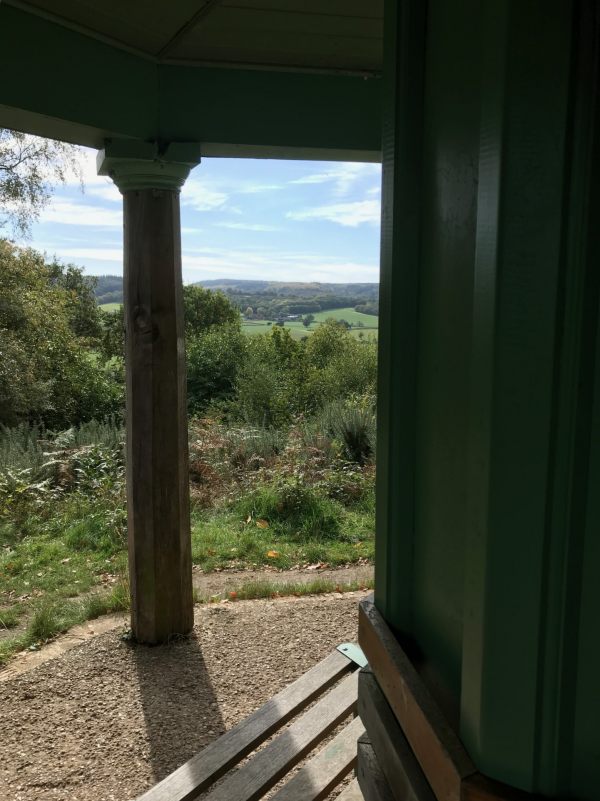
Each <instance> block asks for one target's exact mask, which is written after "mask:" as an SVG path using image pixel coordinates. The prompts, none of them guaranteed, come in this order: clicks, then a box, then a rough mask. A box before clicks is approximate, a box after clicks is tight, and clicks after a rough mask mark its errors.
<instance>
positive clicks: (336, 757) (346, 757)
mask: <svg viewBox="0 0 600 801" xmlns="http://www.w3.org/2000/svg"><path fill="white" fill-rule="evenodd" d="M364 733H365V727H364V726H363V723H362V721H361V719H360V718H355V719H354V720H353V721H352V723H349V724H348V725H347V726H346V727H345V728H344V729H342V731H341V732H340V733H339V734H338V735H337V736H336V737H334V738H333V740H331V742H329V743H327V745H326V746H325V748H323V749H322V750H321V751H319V753H318V754H317V755H316V756H315V757H313V758H312V759H311V760H310V762H309V763H308V764H307V765H305V766H304V767H303V768H302V769H301V770H299V771H298V773H296V774H295V775H294V776H293V777H292V778H291V779H290V781H289V782H288V783H287V784H285V785H284V786H283V787H282V788H281V790H279V791H278V792H277V793H275V795H274V796H273V797H272V798H271V801H321V799H323V798H326V797H327V796H328V795H329V793H330V792H331V791H332V790H333V789H334V788H335V787H336V786H337V785H338V784H339V782H340V781H341V780H342V779H343V778H344V776H346V775H347V774H348V773H350V771H351V770H352V768H354V766H355V765H356V744H357V742H358V738H359V737H360V736H361V735H363V734H364Z"/></svg>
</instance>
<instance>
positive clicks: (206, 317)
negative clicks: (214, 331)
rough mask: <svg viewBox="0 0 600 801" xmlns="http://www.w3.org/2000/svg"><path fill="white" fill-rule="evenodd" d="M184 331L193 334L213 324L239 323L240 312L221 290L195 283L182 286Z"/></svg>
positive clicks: (188, 334)
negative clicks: (215, 290) (216, 290)
mask: <svg viewBox="0 0 600 801" xmlns="http://www.w3.org/2000/svg"><path fill="white" fill-rule="evenodd" d="M183 310H184V318H185V332H186V335H187V336H194V335H195V334H197V333H199V332H200V331H206V330H207V329H209V328H212V326H214V325H226V324H227V325H228V324H234V325H235V324H236V323H239V320H240V313H239V311H238V310H237V309H236V307H235V306H234V305H233V304H232V302H231V301H230V300H229V298H228V297H226V296H225V295H224V294H223V293H222V292H213V291H211V290H210V289H204V288H203V287H201V286H198V285H196V284H188V285H187V286H184V288H183Z"/></svg>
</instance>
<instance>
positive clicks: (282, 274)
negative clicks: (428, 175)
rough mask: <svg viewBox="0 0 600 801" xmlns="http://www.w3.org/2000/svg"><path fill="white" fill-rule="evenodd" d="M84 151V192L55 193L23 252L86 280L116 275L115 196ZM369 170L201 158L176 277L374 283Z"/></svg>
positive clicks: (184, 217)
mask: <svg viewBox="0 0 600 801" xmlns="http://www.w3.org/2000/svg"><path fill="white" fill-rule="evenodd" d="M95 157H96V152H95V151H91V150H86V151H84V169H83V172H84V186H85V189H84V193H83V194H82V192H81V188H80V187H79V186H78V184H76V183H72V184H67V185H66V186H64V187H61V188H59V189H58V190H57V192H56V193H55V195H54V197H53V199H52V201H51V202H50V204H49V205H48V207H47V208H46V209H45V211H44V212H43V214H42V216H41V218H40V221H39V222H38V223H36V224H35V225H34V227H33V230H32V240H31V242H30V244H31V245H32V246H33V247H35V248H38V249H40V250H45V251H46V252H47V254H48V255H49V256H52V255H56V256H57V257H58V258H59V259H61V260H62V261H64V262H71V263H74V264H78V265H80V266H82V267H84V268H85V272H86V273H88V274H89V275H101V274H113V275H114V274H120V273H121V272H122V217H121V196H120V194H119V192H118V190H117V189H116V188H115V187H114V185H113V184H112V183H111V182H110V181H109V180H108V179H107V178H102V177H99V176H97V175H96V166H95ZM380 184H381V168H380V165H378V164H356V163H340V162H309V161H274V160H273V161H271V160H268V161H267V160H263V159H260V160H259V159H204V160H203V161H202V163H201V164H200V165H199V166H198V167H196V169H195V170H194V171H193V172H192V173H191V175H190V177H189V178H188V181H187V183H186V185H185V186H184V188H183V190H182V194H181V224H182V252H183V277H184V281H185V282H192V281H199V280H205V279H211V278H252V279H271V280H284V281H325V282H344V283H345V282H353V281H377V280H378V274H379V215H380Z"/></svg>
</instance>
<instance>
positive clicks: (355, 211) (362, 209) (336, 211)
mask: <svg viewBox="0 0 600 801" xmlns="http://www.w3.org/2000/svg"><path fill="white" fill-rule="evenodd" d="M380 214H381V212H380V205H379V202H378V201H377V200H357V201H355V202H352V203H332V204H330V205H328V206H317V207H316V208H312V209H302V210H301V211H290V212H288V213H287V214H286V217H288V218H289V219H290V220H301V221H306V220H326V221H328V222H333V223H337V224H338V225H344V226H348V227H352V228H356V226H358V225H363V224H364V223H368V224H370V225H378V224H379V220H380Z"/></svg>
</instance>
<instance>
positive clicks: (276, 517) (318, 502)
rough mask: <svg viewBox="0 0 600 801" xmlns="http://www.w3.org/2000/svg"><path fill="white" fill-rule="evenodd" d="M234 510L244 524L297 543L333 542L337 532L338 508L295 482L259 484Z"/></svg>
mask: <svg viewBox="0 0 600 801" xmlns="http://www.w3.org/2000/svg"><path fill="white" fill-rule="evenodd" d="M236 509H237V510H238V511H239V512H240V514H241V515H243V516H244V518H245V519H246V520H250V521H265V522H266V523H267V524H268V525H269V526H272V527H273V528H275V529H278V530H279V531H283V532H285V533H286V534H288V535H295V536H297V537H299V538H301V539H305V538H306V539H311V538H314V539H324V538H333V537H336V536H337V535H338V534H339V531H340V524H341V509H340V507H339V506H338V504H336V503H335V502H334V501H332V500H331V499H330V498H327V497H325V496H324V495H323V494H322V493H320V492H319V491H318V489H316V488H314V487H310V486H307V485H306V484H305V483H304V482H303V481H302V480H299V479H279V480H276V481H273V482H271V483H265V484H260V485H259V486H258V487H256V489H254V490H253V491H251V492H250V493H248V494H247V495H245V496H242V497H241V498H240V499H239V501H238V502H237V506H236Z"/></svg>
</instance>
